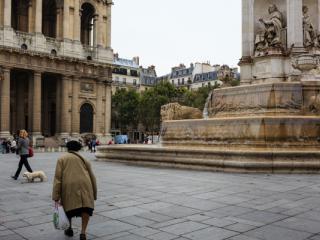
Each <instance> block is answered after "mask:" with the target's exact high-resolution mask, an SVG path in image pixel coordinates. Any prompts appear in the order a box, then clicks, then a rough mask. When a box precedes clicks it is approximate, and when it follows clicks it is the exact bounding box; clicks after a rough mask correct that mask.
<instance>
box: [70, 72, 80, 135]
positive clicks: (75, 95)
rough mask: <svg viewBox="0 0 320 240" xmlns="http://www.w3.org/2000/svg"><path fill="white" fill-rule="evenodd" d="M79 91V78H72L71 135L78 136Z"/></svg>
mask: <svg viewBox="0 0 320 240" xmlns="http://www.w3.org/2000/svg"><path fill="white" fill-rule="evenodd" d="M79 91H80V79H79V78H77V77H74V78H73V81H72V109H71V112H72V124H71V128H72V130H71V131H72V133H71V136H72V137H78V136H79V134H80V113H79Z"/></svg>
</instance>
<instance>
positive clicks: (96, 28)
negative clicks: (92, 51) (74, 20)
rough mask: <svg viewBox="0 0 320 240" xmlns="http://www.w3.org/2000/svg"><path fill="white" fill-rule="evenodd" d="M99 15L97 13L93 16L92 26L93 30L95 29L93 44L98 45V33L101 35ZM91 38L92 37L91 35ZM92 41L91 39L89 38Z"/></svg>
mask: <svg viewBox="0 0 320 240" xmlns="http://www.w3.org/2000/svg"><path fill="white" fill-rule="evenodd" d="M98 19H99V15H95V16H94V17H93V26H92V30H93V46H94V47H96V46H97V44H98V35H99V32H100V31H98V29H99V21H98ZM89 38H90V37H89ZM89 42H90V40H89Z"/></svg>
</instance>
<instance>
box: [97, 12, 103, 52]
mask: <svg viewBox="0 0 320 240" xmlns="http://www.w3.org/2000/svg"><path fill="white" fill-rule="evenodd" d="M96 29H97V31H96V32H97V47H103V37H102V34H104V31H103V30H102V29H103V17H102V15H101V14H100V15H99V16H97V21H96Z"/></svg>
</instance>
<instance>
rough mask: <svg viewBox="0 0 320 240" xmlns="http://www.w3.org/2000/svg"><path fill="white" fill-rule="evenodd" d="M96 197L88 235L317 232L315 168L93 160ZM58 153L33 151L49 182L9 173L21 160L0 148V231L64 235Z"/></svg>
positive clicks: (8, 239) (134, 237)
mask: <svg viewBox="0 0 320 240" xmlns="http://www.w3.org/2000/svg"><path fill="white" fill-rule="evenodd" d="M82 154H83V155H85V156H86V157H88V158H89V159H91V160H92V166H93V169H94V172H95V174H96V177H97V181H98V190H99V192H98V201H97V202H96V209H95V213H94V216H93V217H92V219H91V220H90V223H89V227H88V237H89V239H101V240H102V239H104V240H108V239H118V240H148V239H149V240H170V239H175V240H187V239H191V240H220V239H229V240H259V239H261V240H262V239H266V240H278V239H281V240H286V239H288V240H300V239H301V240H302V239H310V240H318V239H320V202H319V196H320V181H319V180H320V176H318V175H266V174H265V175H263V174H225V173H214V172H201V171H190V170H188V171H185V170H177V169H176V170H175V169H165V168H145V167H137V166H129V165H122V164H116V163H102V162H101V163H100V162H96V161H94V155H89V153H82ZM60 155H61V153H37V154H36V155H35V157H34V158H32V159H31V160H30V164H31V166H32V167H33V169H34V170H44V171H45V172H46V173H47V175H48V178H49V180H48V182H45V183H25V181H24V179H22V178H20V179H18V181H14V180H12V179H11V178H10V174H11V173H13V172H14V171H15V169H16V167H17V164H18V158H17V157H16V156H15V155H13V154H10V155H9V154H1V155H0V182H1V189H0V239H1V240H12V239H16V240H22V239H30V240H31V239H34V240H46V239H50V240H51V239H52V240H59V239H78V238H79V236H78V234H79V227H80V223H81V222H80V219H77V221H76V222H75V231H76V233H77V234H76V235H75V236H74V238H67V237H65V236H64V234H63V232H62V231H57V230H55V229H54V228H53V224H52V201H51V190H52V181H53V174H54V169H55V164H56V160H57V158H58V157H59V156H60Z"/></svg>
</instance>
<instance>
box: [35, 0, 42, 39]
mask: <svg viewBox="0 0 320 240" xmlns="http://www.w3.org/2000/svg"><path fill="white" fill-rule="evenodd" d="M35 16H36V21H35V32H36V33H42V0H36V12H35Z"/></svg>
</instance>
